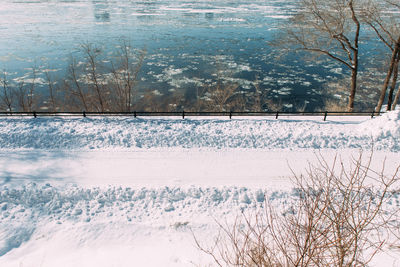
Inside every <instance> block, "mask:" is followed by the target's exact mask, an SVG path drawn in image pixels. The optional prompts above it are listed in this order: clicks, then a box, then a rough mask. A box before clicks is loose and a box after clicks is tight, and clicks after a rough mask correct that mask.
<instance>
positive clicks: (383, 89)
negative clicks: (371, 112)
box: [375, 37, 400, 112]
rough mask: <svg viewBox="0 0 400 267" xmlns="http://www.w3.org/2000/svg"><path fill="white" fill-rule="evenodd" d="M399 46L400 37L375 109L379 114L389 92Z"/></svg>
mask: <svg viewBox="0 0 400 267" xmlns="http://www.w3.org/2000/svg"><path fill="white" fill-rule="evenodd" d="M399 44H400V37H399V39H398V40H397V43H396V45H395V46H394V49H393V52H392V57H391V59H390V65H389V69H388V72H387V74H386V78H385V81H384V82H383V85H382V89H381V94H380V96H379V100H378V104H377V106H376V108H375V111H376V112H379V111H380V110H381V109H382V105H383V102H384V101H385V96H386V91H387V88H388V86H389V82H390V78H391V77H392V74H393V70H394V67H395V63H396V61H397V59H396V58H397V53H398V51H399Z"/></svg>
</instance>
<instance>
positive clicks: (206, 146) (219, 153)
mask: <svg viewBox="0 0 400 267" xmlns="http://www.w3.org/2000/svg"><path fill="white" fill-rule="evenodd" d="M372 144H373V147H374V149H375V154H374V159H375V160H374V165H373V168H379V167H381V165H382V163H383V161H384V159H385V158H386V166H387V168H386V172H387V173H391V172H393V170H394V168H395V167H396V166H397V165H398V164H400V153H399V151H400V113H399V111H396V112H391V113H388V114H385V115H383V116H381V117H378V118H374V119H370V118H369V117H355V118H352V117H348V118H339V117H330V118H329V117H328V120H327V121H326V122H323V121H322V118H319V117H315V118H311V117H305V118H300V117H286V118H282V119H279V120H275V119H271V118H234V119H233V120H229V119H221V118H189V119H185V120H182V119H178V118H139V119H135V118H127V117H121V118H78V117H77V118H36V119H33V118H16V117H14V118H0V266H18V267H19V266H24V267H27V266H96V267H97V266H198V265H200V266H204V265H206V264H207V263H209V262H210V260H211V259H210V258H208V257H207V256H206V255H204V254H202V253H201V252H199V251H198V249H197V248H196V247H195V244H194V240H193V234H192V231H193V233H194V234H195V235H196V236H197V237H198V238H199V239H200V240H204V242H207V241H211V240H212V238H213V236H215V235H216V233H217V229H218V228H217V226H216V223H215V220H218V221H225V220H227V221H229V220H231V219H233V218H234V217H235V216H236V215H237V214H239V213H240V212H241V211H251V210H254V209H256V208H257V207H259V206H260V205H262V203H263V201H264V197H268V198H269V199H271V200H273V201H274V203H276V204H277V205H279V203H283V202H285V200H286V199H287V198H288V197H289V196H290V195H291V194H292V191H291V184H290V177H291V176H292V171H291V170H290V168H291V169H292V170H293V171H294V172H296V173H298V172H303V171H304V169H305V168H306V167H307V164H308V162H313V161H315V159H316V154H319V153H321V154H322V156H324V157H325V158H326V159H327V160H329V161H331V160H332V159H333V157H334V156H335V155H336V154H338V155H340V156H341V157H342V159H343V161H344V162H345V163H346V162H349V160H350V159H351V156H357V155H358V152H359V150H360V149H362V150H364V151H366V152H368V151H369V150H370V149H371V147H372ZM289 166H290V168H289ZM398 203H399V201H398V200H397V198H396V200H395V201H393V205H398ZM393 253H394V252H390V253H388V254H383V256H382V255H381V256H380V257H379V260H378V261H376V262H375V265H376V266H388V264H389V265H393V264H394V265H395V266H399V265H400V262H399V261H396V254H393Z"/></svg>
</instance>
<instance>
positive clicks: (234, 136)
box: [0, 111, 400, 151]
mask: <svg viewBox="0 0 400 267" xmlns="http://www.w3.org/2000/svg"><path fill="white" fill-rule="evenodd" d="M366 120H367V121H365V122H360V121H358V122H357V121H346V122H343V121H342V122H341V121H327V122H323V121H322V120H321V118H318V119H313V120H311V119H309V120H307V119H306V120H304V119H303V120H294V119H285V120H273V119H265V118H252V119H233V120H228V119H201V120H198V119H190V118H189V119H185V120H181V119H168V118H137V119H135V118H126V117H124V118H37V119H33V118H2V119H0V148H1V149H44V150H90V149H114V150H115V149H117V150H119V149H124V150H126V149H127V150H132V149H149V148H171V147H174V148H205V149H207V148H212V149H214V148H217V149H224V148H244V149H310V148H311V149H324V148H331V149H343V148H369V147H370V146H371V143H372V141H374V146H375V148H376V149H380V150H389V151H399V150H400V145H399V144H400V142H399V141H400V134H399V133H400V123H399V112H398V111H395V112H389V113H387V114H385V115H383V116H381V117H378V118H375V119H372V120H368V118H366Z"/></svg>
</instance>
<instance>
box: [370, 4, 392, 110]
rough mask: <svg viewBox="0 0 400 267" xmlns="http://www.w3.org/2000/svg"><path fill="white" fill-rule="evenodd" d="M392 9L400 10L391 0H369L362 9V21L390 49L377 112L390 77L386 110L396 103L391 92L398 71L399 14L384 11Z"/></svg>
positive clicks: (383, 98) (380, 106) (380, 107)
mask: <svg viewBox="0 0 400 267" xmlns="http://www.w3.org/2000/svg"><path fill="white" fill-rule="evenodd" d="M393 9H398V10H399V11H400V6H399V4H396V3H392V2H391V1H387V0H385V1H371V2H369V4H368V5H367V6H365V7H364V9H363V21H365V23H366V24H367V25H369V27H370V28H371V29H372V30H373V31H374V32H375V33H376V35H377V36H378V38H379V39H380V40H381V42H382V43H383V44H384V45H385V46H386V47H388V48H389V49H390V51H391V57H390V61H389V66H388V70H387V74H386V77H385V79H384V82H383V85H382V88H381V93H380V96H379V100H378V104H377V106H376V108H375V111H376V112H379V111H380V110H381V109H382V105H383V103H384V100H385V97H386V92H387V89H388V87H389V83H390V80H391V79H392V82H391V85H390V89H389V94H388V104H387V110H391V109H392V105H393V106H395V105H396V104H394V103H393V102H394V101H393V94H394V90H395V87H396V83H397V77H398V72H399V60H400V27H399V22H400V16H398V15H396V14H392V13H391V14H390V15H389V14H387V13H386V12H387V11H389V10H393ZM397 99H398V98H397ZM396 102H397V101H396Z"/></svg>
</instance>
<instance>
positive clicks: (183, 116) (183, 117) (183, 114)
mask: <svg viewBox="0 0 400 267" xmlns="http://www.w3.org/2000/svg"><path fill="white" fill-rule="evenodd" d="M182 119H183V120H184V119H185V111H184V110H182Z"/></svg>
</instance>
